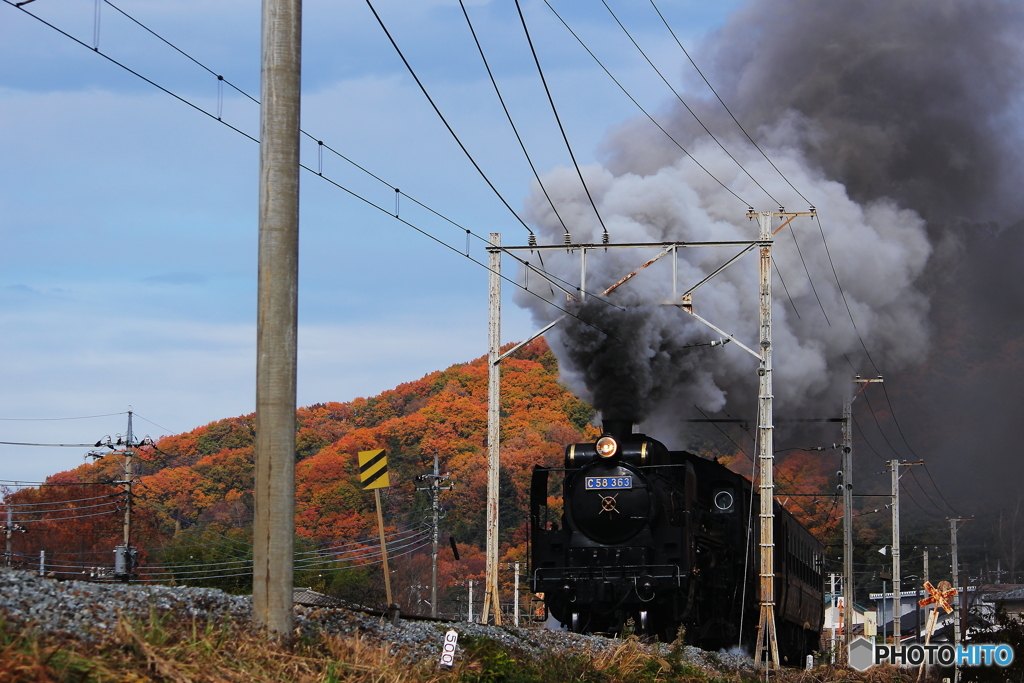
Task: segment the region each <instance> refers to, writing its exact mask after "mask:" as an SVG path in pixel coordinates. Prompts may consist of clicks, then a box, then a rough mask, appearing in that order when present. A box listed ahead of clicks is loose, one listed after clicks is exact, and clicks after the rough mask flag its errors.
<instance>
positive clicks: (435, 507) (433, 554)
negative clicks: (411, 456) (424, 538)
mask: <svg viewBox="0 0 1024 683" xmlns="http://www.w3.org/2000/svg"><path fill="white" fill-rule="evenodd" d="M449 478H450V477H449V475H448V474H441V470H440V467H439V464H438V460H437V453H434V473H433V474H421V475H420V476H418V477H416V480H417V481H429V484H428V485H427V486H426V487H423V488H419V487H418V488H417V489H416V490H417V491H430V499H431V503H430V509H431V510H432V511H433V516H434V529H433V547H432V548H431V551H430V616H431V617H434V618H435V619H436V618H437V543H438V534H439V532H440V522H441V506H440V504H439V503H438V495H439V494H440V492H441V491H451V490H452V489H454V488H455V486H454V485H449V486H441V482H442V481H447V480H448V479H449Z"/></svg>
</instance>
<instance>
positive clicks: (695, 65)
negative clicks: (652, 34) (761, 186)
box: [651, 0, 811, 204]
mask: <svg viewBox="0 0 1024 683" xmlns="http://www.w3.org/2000/svg"><path fill="white" fill-rule="evenodd" d="M651 6H652V7H654V11H655V12H657V13H658V16H659V17H661V21H662V23H664V24H665V28H667V29H668V32H669V33H671V34H672V37H673V38H675V41H676V44H677V45H679V49H680V50H682V51H683V54H684V55H686V58H687V59H688V60H690V64H692V65H693V68H694V69H696V70H697V73H698V74H700V77H701V78H703V79H704V82H705V83H707V86H708V88H710V89H711V92H712V93H714V95H715V97H716V98H718V101H719V102H721V104H722V106H723V107H725V110H726V111H727V112H729V116H731V117H732V120H733V121H734V122H735V123H736V125H737V126H738V127H739V129H740V130H741V131H743V134H744V135H746V136H747V139H748V140H750V144H752V145H754V148H755V149H756V150H757V151H758V152H760V153H761V156H763V157H764V158H765V160H766V161H767V162H768V163H769V164H771V165H772V168H774V169H775V170H776V172H778V174H779V175H780V176H781V177H782V179H783V180H785V181H786V184H787V185H789V186H790V187H791V188H792V189H793V191H794V192H796V193H797V194H798V195H800V198H801V199H803V200H804V201H805V202H807V203H808V204H810V203H811V201H810V200H809V199H807V197H805V196H804V195H803V193H802V192H801V191H800V190H798V189H796V186H795V185H793V183H791V182H790V181H789V178H787V177H786V175H785V174H784V173H783V172H782V171H781V170H780V169H779V167H778V166H776V165H775V162H774V161H772V160H771V159H769V158H768V155H767V154H765V152H764V150H763V149H761V147H760V146H758V144H757V143H756V142H754V138H752V137H750V133H748V132H747V129H746V128H744V127H743V124H741V123H740V122H739V119H737V118H736V116H735V115H734V114H733V113H732V109H730V108H729V105H727V104H726V103H725V101H724V100H723V99H722V97H721V96H720V95H719V94H718V91H717V90H715V88H714V86H712V85H711V82H710V81H709V80H708V79H707V77H706V76H705V75H704V72H703V71H701V70H700V67H698V66H697V63H696V62H695V61H693V57H691V56H690V53H689V52H687V51H686V48H685V47H683V43H682V42H681V41H680V40H679V37H678V36H677V35H676V32H675V31H673V30H672V27H671V26H669V23H668V21H667V20H666V19H665V16H664V15H663V14H662V13H661V10H660V9H658V6H657V5H655V4H654V0H651Z"/></svg>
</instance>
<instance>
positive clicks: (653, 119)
mask: <svg viewBox="0 0 1024 683" xmlns="http://www.w3.org/2000/svg"><path fill="white" fill-rule="evenodd" d="M544 4H545V5H547V6H548V9H550V10H551V13H552V14H554V15H555V17H556V18H557V19H558V20H559V21H560V22H562V25H563V26H565V28H566V30H567V31H569V33H570V34H572V37H573V38H575V39H576V41H577V42H578V43H579V44H580V46H581V47H582V48H583V49H584V50H586V52H587V54H589V55H590V57H591V58H592V59H593V60H594V61H595V62H596V63H597V65H598V66H599V67H601V69H602V70H603V71H604V72H605V74H607V76H608V78H610V79H612V82H613V83H615V85H617V86H618V87H619V89H620V90H622V92H623V94H625V95H626V97H628V98H629V100H630V101H631V102H632V103H633V104H634V105H636V107H637V109H639V110H640V111H641V112H643V114H644V115H645V116H646V117H647V118H648V119H650V121H651V123H653V124H654V125H655V126H657V128H658V130H660V131H661V132H662V133H664V134H665V136H666V137H667V138H668V139H669V140H671V141H672V143H673V144H674V145H675V146H676V147H678V148H679V150H680V151H681V152H682V153H683V154H685V155H686V156H687V157H688V158H689V159H690V160H691V161H693V163H695V164H696V165H697V167H698V168H700V170H702V171H704V173H706V174H707V175H708V176H710V178H711V179H712V180H714V181H715V182H716V183H718V184H719V185H720V186H721V187H722V189H724V190H725V191H726V192H728V193H729V194H731V195H732V196H733V197H735V198H736V199H737V200H738V201H740V202H741V203H743V204H744V205H745V206H750V202H748V201H747V200H746V199H744V198H743V197H741V196H739V195H738V194H736V192H735V191H734V190H733V189H732V188H730V187H729V186H728V185H726V184H725V183H724V182H722V181H721V180H719V179H718V177H717V176H716V175H715V174H714V173H712V172H711V171H710V170H708V169H707V167H705V166H704V165H703V164H702V163H700V162H699V161H697V158H696V157H694V156H693V154H691V153H690V152H689V151H688V150H687V149H686V148H685V147H683V145H682V144H680V142H679V141H678V140H676V139H675V137H673V135H672V134H671V133H669V132H668V131H667V130H666V129H665V127H664V126H662V125H661V124H660V123H658V121H657V119H655V118H654V117H653V116H652V115H651V114H650V113H649V112H648V111H647V110H646V109H645V108H644V107H643V105H641V104H640V103H639V102H638V101H637V99H636V98H635V97H633V95H631V94H630V92H629V91H628V90H626V87H625V86H624V85H622V83H620V82H619V80H618V79H617V78H615V76H614V75H613V74H612V72H611V71H609V70H608V67H606V66H605V65H604V62H602V61H601V60H600V59H599V58H598V56H597V55H596V54H594V52H593V50H591V49H590V48H589V47H587V44H586V43H585V42H583V39H582V38H580V37H579V36H578V35H577V34H576V32H575V31H573V30H572V27H570V26H569V24H568V22H566V20H565V19H563V18H562V15H561V14H559V13H558V11H557V10H556V9H555V8H554V7H552V5H551V3H550V2H549V0H544Z"/></svg>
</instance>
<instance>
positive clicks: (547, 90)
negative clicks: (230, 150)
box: [367, 0, 608, 242]
mask: <svg viewBox="0 0 1024 683" xmlns="http://www.w3.org/2000/svg"><path fill="white" fill-rule="evenodd" d="M367 2H369V0H367ZM515 3H516V10H517V11H518V12H519V21H520V22H521V23H522V25H523V33H524V34H526V42H527V43H528V44H529V46H530V54H532V55H533V63H534V64H536V65H537V73H538V74H540V81H541V83H542V84H543V85H544V93H545V94H546V95H547V96H548V103H549V104H550V105H551V113H553V114H554V115H555V122H556V123H557V124H558V130H559V131H560V132H561V133H562V140H564V141H565V148H566V149H567V150H569V157H570V158H571V159H572V165H573V167H574V168H575V169H576V175H578V176H579V178H580V184H582V185H583V191H584V192H586V193H587V199H589V200H590V206H591V207H592V208H593V209H594V215H596V216H597V222H598V223H600V224H601V230H602V232H603V235H604V237H603V240H604V241H605V242H607V241H608V228H607V226H605V224H604V219H603V218H601V212H600V211H598V210H597V204H596V203H595V202H594V197H593V195H591V194H590V188H589V187H588V186H587V181H586V180H584V179H583V172H582V171H581V170H580V165H579V163H578V162H577V161H576V155H575V154H573V151H572V145H571V144H569V136H568V135H566V133H565V126H563V125H562V118H561V117H560V116H559V115H558V108H557V107H556V106H555V99H554V97H552V96H551V89H550V88H549V87H548V80H547V78H545V77H544V69H543V68H541V65H540V58H539V57H538V56H537V50H536V48H535V47H534V45H533V38H531V37H530V29H529V28H527V26H526V17H525V16H524V15H523V8H522V7H521V6H520V5H519V0H515Z"/></svg>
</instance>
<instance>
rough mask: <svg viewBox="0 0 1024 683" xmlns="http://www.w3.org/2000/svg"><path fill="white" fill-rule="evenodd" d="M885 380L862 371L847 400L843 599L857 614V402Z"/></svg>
mask: <svg viewBox="0 0 1024 683" xmlns="http://www.w3.org/2000/svg"><path fill="white" fill-rule="evenodd" d="M882 381H884V380H883V379H882V376H881V375H879V376H878V377H877V378H875V379H861V376H860V375H856V376H855V377H854V378H853V382H854V384H859V385H861V386H860V389H858V390H857V393H855V394H854V395H853V396H852V397H851V398H849V399H848V400H847V401H846V402H845V403H844V404H843V456H842V459H843V482H842V487H843V602H844V603H846V604H845V609H846V614H847V615H850V616H852V615H853V596H854V581H853V402H854V401H855V400H856V399H857V397H858V396H860V393H861V392H862V391H864V389H866V388H867V386H868V385H869V384H874V383H880V382H882ZM850 616H848V617H847V619H846V621H847V623H846V624H845V625H844V628H843V641H844V644H845V645H847V646H848V645H849V644H850V642H851V641H852V640H853V624H852V621H853V620H852V619H851V618H850Z"/></svg>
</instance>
